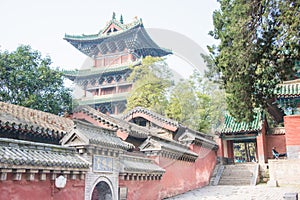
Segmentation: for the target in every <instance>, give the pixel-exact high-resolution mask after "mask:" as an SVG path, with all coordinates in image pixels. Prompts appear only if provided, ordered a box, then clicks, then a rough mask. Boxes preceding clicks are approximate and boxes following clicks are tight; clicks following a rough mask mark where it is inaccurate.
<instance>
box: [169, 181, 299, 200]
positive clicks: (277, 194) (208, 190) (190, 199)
mask: <svg viewBox="0 0 300 200" xmlns="http://www.w3.org/2000/svg"><path fill="white" fill-rule="evenodd" d="M295 192H296V193H298V198H299V195H300V185H295V186H292V185H290V186H281V187H269V186H267V185H266V184H259V185H256V186H224V185H222V186H206V187H203V188H199V189H196V190H193V191H189V192H187V193H184V194H182V195H178V196H175V197H172V198H168V200H202V199H203V200H215V199H217V200H219V199H221V200H229V199H230V200H235V199H237V200H266V199H267V200H279V199H281V200H282V199H287V198H284V196H285V194H286V193H295Z"/></svg>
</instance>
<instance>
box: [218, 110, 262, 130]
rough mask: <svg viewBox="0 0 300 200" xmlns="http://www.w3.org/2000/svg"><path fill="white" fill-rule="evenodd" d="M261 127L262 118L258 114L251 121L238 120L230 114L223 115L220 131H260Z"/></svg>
mask: <svg viewBox="0 0 300 200" xmlns="http://www.w3.org/2000/svg"><path fill="white" fill-rule="evenodd" d="M261 129H262V119H261V117H260V114H257V115H256V116H255V119H254V120H253V121H252V122H249V123H247V122H238V121H236V120H235V119H234V118H233V117H231V116H230V115H226V116H225V120H224V124H223V127H222V129H221V131H220V133H241V132H253V131H260V130H261Z"/></svg>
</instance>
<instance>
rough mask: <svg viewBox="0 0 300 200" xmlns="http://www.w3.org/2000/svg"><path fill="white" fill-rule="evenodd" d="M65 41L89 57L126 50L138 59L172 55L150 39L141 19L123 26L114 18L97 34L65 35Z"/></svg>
mask: <svg viewBox="0 0 300 200" xmlns="http://www.w3.org/2000/svg"><path fill="white" fill-rule="evenodd" d="M64 39H65V40H67V41H68V42H69V43H70V44H72V45H73V46H74V47H75V48H76V49H78V50H79V51H81V52H82V53H84V54H86V55H87V56H89V57H94V56H96V55H98V54H99V53H100V54H101V55H105V54H107V53H112V52H116V51H119V52H122V51H124V50H126V51H128V52H129V53H132V54H133V55H134V56H135V57H136V58H142V57H146V56H153V57H161V56H166V55H168V54H171V51H169V50H166V49H162V48H160V47H159V46H158V45H157V44H156V43H155V42H154V41H153V40H152V39H151V38H150V36H149V35H148V33H147V32H146V30H145V28H144V26H143V23H142V20H141V19H139V20H138V19H135V20H134V21H133V22H132V23H129V24H123V23H121V22H120V21H118V20H116V19H115V18H113V19H111V20H110V21H109V22H108V23H107V24H106V26H105V27H104V28H103V29H102V30H100V31H99V32H98V33H97V34H92V35H84V34H83V35H69V34H65V37H64Z"/></svg>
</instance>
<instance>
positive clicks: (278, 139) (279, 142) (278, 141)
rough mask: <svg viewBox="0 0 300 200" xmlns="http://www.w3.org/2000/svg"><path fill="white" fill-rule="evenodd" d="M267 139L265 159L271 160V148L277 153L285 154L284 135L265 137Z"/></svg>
mask: <svg viewBox="0 0 300 200" xmlns="http://www.w3.org/2000/svg"><path fill="white" fill-rule="evenodd" d="M266 137H267V157H268V158H269V159H270V158H273V154H272V147H274V146H275V147H276V150H277V151H278V152H279V153H285V152H286V148H285V147H286V143H285V135H266Z"/></svg>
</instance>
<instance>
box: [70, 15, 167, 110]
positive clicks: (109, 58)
mask: <svg viewBox="0 0 300 200" xmlns="http://www.w3.org/2000/svg"><path fill="white" fill-rule="evenodd" d="M64 39H65V40H67V41H68V42H69V43H70V44H72V45H73V46H74V47H75V48H76V49H78V50H79V51H81V52H82V53H84V54H85V55H87V56H89V57H90V58H92V60H93V65H92V66H90V67H88V68H84V69H79V70H74V71H66V72H65V75H66V77H68V78H69V79H70V80H72V81H75V83H76V84H77V85H79V86H80V87H81V88H82V89H83V90H84V96H83V97H82V98H80V99H77V100H78V103H79V104H80V105H92V106H93V107H95V108H96V109H98V110H100V111H101V112H103V113H110V114H118V113H121V112H123V111H124V109H125V108H126V98H127V96H128V92H129V91H130V90H131V88H132V84H133V83H132V82H128V81H126V78H127V77H128V75H129V74H130V72H131V70H130V68H129V66H130V65H139V64H140V63H141V59H142V58H144V57H146V56H153V57H162V56H166V55H168V54H171V52H170V51H169V50H166V49H162V48H160V47H159V46H158V45H157V44H156V43H155V42H153V40H152V39H151V38H150V36H149V35H148V34H147V32H146V30H145V28H144V26H143V23H142V20H141V19H137V18H135V20H134V21H133V22H132V23H129V24H124V23H123V17H122V15H121V18H120V20H116V18H115V13H114V14H113V17H112V19H111V20H110V21H109V22H108V23H107V24H106V26H105V27H104V28H103V29H102V30H100V31H99V33H97V34H94V35H84V34H83V35H76V36H75V35H67V34H66V35H65V37H64ZM87 93H89V94H91V95H87Z"/></svg>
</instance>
